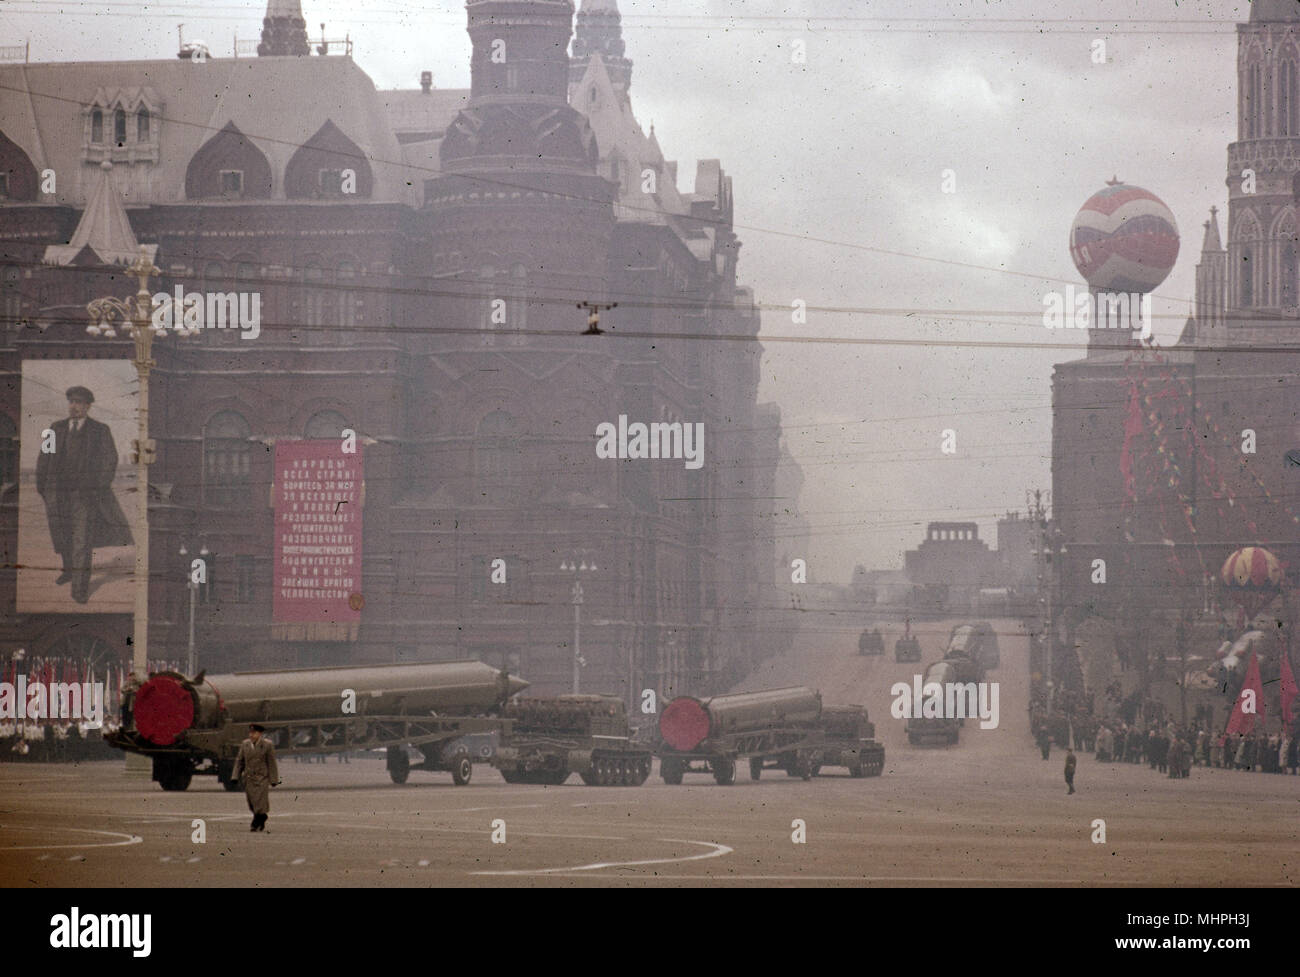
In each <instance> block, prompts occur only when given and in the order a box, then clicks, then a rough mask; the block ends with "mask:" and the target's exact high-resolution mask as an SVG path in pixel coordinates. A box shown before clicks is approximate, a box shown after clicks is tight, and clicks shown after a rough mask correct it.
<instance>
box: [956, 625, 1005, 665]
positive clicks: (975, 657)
mask: <svg viewBox="0 0 1300 977" xmlns="http://www.w3.org/2000/svg"><path fill="white" fill-rule="evenodd" d="M958 655H963V656H965V657H966V658H969V659H971V660H972V661H975V662H978V663H979V665H980V667H981V668H982V669H984V670H992V669H994V668H997V667H998V663H999V660H1000V658H1001V656H1000V654H999V652H998V636H997V632H995V631H994V630H993V625H991V624H989V622H988V621H977V622H976V623H974V624H959V625H957V627H955V628H953V629H952V633H951V634H950V635H949V636H948V651H947V653H946V654H945V655H944V657H945V658H955V657H956V656H958Z"/></svg>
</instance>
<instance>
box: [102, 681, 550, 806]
mask: <svg viewBox="0 0 1300 977" xmlns="http://www.w3.org/2000/svg"><path fill="white" fill-rule="evenodd" d="M527 686H528V683H527V682H525V681H523V680H522V679H519V678H516V677H514V676H512V675H508V674H506V673H505V672H498V671H497V670H496V669H494V668H492V667H491V666H489V665H486V664H484V663H482V662H477V661H457V662H439V663H433V664H427V665H373V666H360V667H353V666H343V667H336V668H309V669H287V670H283V671H264V672H236V673H233V674H230V675H213V676H210V677H209V676H207V675H206V674H205V673H203V672H200V673H199V674H198V675H197V676H195V677H194V678H192V679H191V678H187V677H186V676H184V675H181V674H179V673H177V672H158V673H156V674H153V675H151V676H150V677H149V679H148V680H147V681H146V682H144V683H143V684H141V685H138V686H137V685H134V684H131V685H128V686H127V687H126V688H125V689H124V690H123V699H122V725H121V727H120V728H119V729H118V730H117V731H115V732H114V733H112V734H110V735H109V736H108V737H106V740H107V741H108V742H109V743H110V744H112V745H113V746H115V747H117V748H119V749H122V750H126V751H128V752H132V753H139V754H142V755H144V756H147V757H149V758H150V759H151V760H152V761H153V779H154V780H156V781H157V782H158V783H159V785H160V786H161V787H162V789H163V790H166V791H183V790H185V789H187V788H188V787H189V786H190V783H191V781H192V779H193V777H194V776H195V775H210V776H215V777H216V778H217V780H218V781H219V782H220V783H221V784H222V785H223V786H224V787H225V788H226V789H227V790H236V789H238V787H239V784H238V782H236V781H235V780H234V778H233V777H232V776H231V775H232V773H233V772H234V765H235V757H236V755H237V754H238V752H239V745H240V743H242V742H243V740H244V737H245V736H246V735H247V729H248V724H249V723H254V722H255V723H258V724H260V725H262V726H264V727H265V729H266V732H265V733H264V735H265V736H266V737H267V738H268V739H269V740H270V742H271V744H272V745H273V746H274V747H275V748H276V752H277V754H279V755H280V756H296V755H302V754H316V753H338V752H345V751H347V752H351V751H357V750H378V749H383V750H385V752H386V757H387V762H386V766H387V768H388V774H389V777H390V779H391V780H392V781H393V782H394V783H397V784H401V783H405V782H406V779H407V777H408V776H409V775H410V772H411V771H412V770H431V771H432V770H443V771H450V772H451V775H452V780H453V781H454V782H455V783H456V784H457V785H458V786H460V785H464V784H467V783H469V781H470V778H471V776H472V773H473V763H474V759H475V756H474V751H475V749H476V748H481V738H482V737H483V736H485V735H490V734H498V735H501V734H505V733H508V732H509V721H508V720H505V719H503V718H501V717H500V716H499V715H497V713H498V712H499V710H500V709H501V708H502V707H503V706H504V705H505V703H506V702H507V701H508V700H509V698H510V697H511V696H513V695H514V694H515V693H517V692H519V691H521V690H522V689H524V688H526V687H527ZM476 739H477V740H478V742H476ZM408 745H409V746H414V747H415V748H416V749H418V750H419V751H420V753H421V755H422V756H423V757H424V759H423V761H421V762H420V763H418V764H414V765H413V764H412V763H411V759H410V756H409V754H407V752H406V750H405V747H406V746H408Z"/></svg>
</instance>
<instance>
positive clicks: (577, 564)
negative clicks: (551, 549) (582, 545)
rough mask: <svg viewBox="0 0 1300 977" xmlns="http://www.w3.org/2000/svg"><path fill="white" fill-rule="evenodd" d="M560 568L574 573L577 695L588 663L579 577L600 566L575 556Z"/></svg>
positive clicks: (575, 688) (574, 668) (574, 676)
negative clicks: (584, 666)
mask: <svg viewBox="0 0 1300 977" xmlns="http://www.w3.org/2000/svg"><path fill="white" fill-rule="evenodd" d="M560 569H561V570H564V571H565V572H567V573H572V574H573V575H574V580H573V590H572V591H571V599H572V601H573V694H574V695H577V694H578V691H579V686H580V685H581V669H582V666H583V665H585V664H587V663H586V661H585V660H584V659H583V657H582V599H583V595H582V581H580V580H579V579H578V574H581V573H596V572H597V571H598V570H599V568H598V567H597V566H596V561H595V560H592V561H591V564H590V565H588V563H587V561H586V560H585V559H583V560H581V561H580V560H579V559H578V558H577V557H574V558H573V559H572V560H566V561H564V562H561V563H560Z"/></svg>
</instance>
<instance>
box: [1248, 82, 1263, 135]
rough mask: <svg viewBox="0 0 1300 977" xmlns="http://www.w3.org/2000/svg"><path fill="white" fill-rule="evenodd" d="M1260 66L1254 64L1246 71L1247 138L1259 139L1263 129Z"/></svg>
mask: <svg viewBox="0 0 1300 977" xmlns="http://www.w3.org/2000/svg"><path fill="white" fill-rule="evenodd" d="M1260 94H1261V92H1260V85H1259V65H1257V64H1253V65H1251V66H1250V67H1249V68H1247V69H1246V138H1247V139H1255V138H1257V137H1258V136H1259V135H1260V134H1261V132H1262V129H1261V127H1260V124H1259V115H1260Z"/></svg>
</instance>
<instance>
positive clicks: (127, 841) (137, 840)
mask: <svg viewBox="0 0 1300 977" xmlns="http://www.w3.org/2000/svg"><path fill="white" fill-rule="evenodd" d="M0 830H7V831H75V832H77V833H78V834H86V835H108V836H109V837H112V838H121V839H123V840H121V841H100V842H93V841H89V842H86V841H83V842H81V843H80V844H77V845H10V846H8V847H6V848H0V851H54V850H55V849H58V848H114V847H116V846H118V845H139V844H142V843H143V842H144V839H143V838H141V837H140V836H139V835H128V834H123V833H122V832H120V831H96V830H94V829H92V828H47V827H45V826H43V825H42V826H41V827H31V826H28V825H19V824H0Z"/></svg>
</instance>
